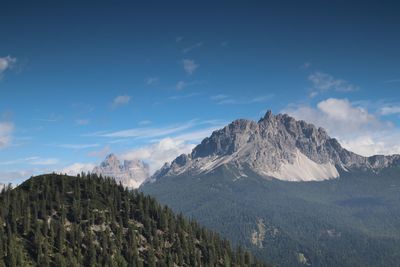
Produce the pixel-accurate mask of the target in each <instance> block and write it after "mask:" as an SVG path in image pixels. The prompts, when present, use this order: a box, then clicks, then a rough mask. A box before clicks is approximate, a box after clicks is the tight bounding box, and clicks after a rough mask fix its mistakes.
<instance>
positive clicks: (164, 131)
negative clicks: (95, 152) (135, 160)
mask: <svg viewBox="0 0 400 267" xmlns="http://www.w3.org/2000/svg"><path fill="white" fill-rule="evenodd" d="M195 125H196V120H191V121H188V122H185V123H181V124H174V125H171V126H167V127H161V128H152V127H149V128H147V127H146V128H133V129H127V130H122V131H116V132H107V133H100V134H96V133H95V134H94V135H95V136H100V137H112V138H154V137H160V136H166V135H169V134H174V133H177V132H181V131H184V130H187V129H189V128H191V127H193V126H195Z"/></svg>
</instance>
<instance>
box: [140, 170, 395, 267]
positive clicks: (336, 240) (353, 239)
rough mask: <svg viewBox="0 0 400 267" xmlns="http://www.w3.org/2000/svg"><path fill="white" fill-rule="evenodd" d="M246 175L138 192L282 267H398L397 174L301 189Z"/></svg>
mask: <svg viewBox="0 0 400 267" xmlns="http://www.w3.org/2000/svg"><path fill="white" fill-rule="evenodd" d="M242 172H244V173H246V175H247V177H244V176H243V177H241V178H240V179H238V178H237V177H238V172H237V170H236V169H235V168H234V167H232V166H229V165H227V166H222V167H221V168H219V169H216V170H215V171H214V172H212V173H208V174H204V175H199V176H196V177H188V176H176V177H163V178H161V179H159V180H158V181H156V182H154V183H151V184H145V185H144V186H143V187H142V188H141V189H140V190H142V191H144V192H145V193H148V194H150V195H152V196H154V197H156V198H157V200H159V201H160V202H161V203H163V204H167V205H168V206H169V207H171V208H172V209H173V210H174V211H176V212H182V213H183V214H184V215H186V216H189V217H192V218H195V219H196V220H197V221H198V222H199V223H201V224H202V225H204V226H206V227H207V228H209V229H212V230H214V231H217V232H218V233H220V234H221V236H223V237H225V238H228V239H229V240H230V241H231V242H232V243H233V244H235V245H242V246H243V247H245V248H247V249H250V250H251V251H252V252H253V254H254V255H256V256H257V257H259V258H260V259H267V260H268V261H270V262H272V263H275V264H277V265H279V266H343V267H344V266H399V262H400V168H398V167H393V168H387V169H383V170H381V171H380V172H379V173H375V172H372V171H364V170H351V171H348V172H342V173H341V177H340V178H339V179H333V180H329V181H324V182H300V183H299V182H295V183H293V182H285V181H279V180H276V179H270V180H268V179H265V178H263V177H260V176H258V175H257V174H256V173H254V172H252V171H251V170H242ZM178 185H179V186H178ZM260 222H262V224H263V225H262V229H260V225H261V223H260ZM254 237H257V238H256V239H255V238H254Z"/></svg>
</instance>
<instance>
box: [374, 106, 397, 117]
mask: <svg viewBox="0 0 400 267" xmlns="http://www.w3.org/2000/svg"><path fill="white" fill-rule="evenodd" d="M379 113H380V114H381V115H394V114H400V106H385V107H381V108H380V109H379Z"/></svg>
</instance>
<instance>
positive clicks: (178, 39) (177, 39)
mask: <svg viewBox="0 0 400 267" xmlns="http://www.w3.org/2000/svg"><path fill="white" fill-rule="evenodd" d="M183 39H184V38H183V36H177V37H176V38H175V42H177V43H180V42H182V41H183Z"/></svg>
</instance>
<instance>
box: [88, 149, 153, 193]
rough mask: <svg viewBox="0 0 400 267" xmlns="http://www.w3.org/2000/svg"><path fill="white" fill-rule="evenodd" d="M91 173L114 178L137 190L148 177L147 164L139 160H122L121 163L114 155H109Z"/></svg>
mask: <svg viewBox="0 0 400 267" xmlns="http://www.w3.org/2000/svg"><path fill="white" fill-rule="evenodd" d="M93 173H96V174H99V175H100V174H101V175H103V176H109V177H114V178H115V179H116V180H117V181H118V182H119V181H120V182H122V184H123V185H125V186H127V187H130V188H138V187H139V186H140V185H141V184H142V183H143V181H144V180H146V179H147V178H148V177H149V176H150V169H149V166H148V164H147V163H145V162H143V161H141V160H138V159H136V160H124V161H123V162H121V161H120V160H119V159H118V157H117V156H116V155H115V154H109V155H107V156H106V158H105V160H104V161H103V162H101V163H100V165H99V166H97V167H95V168H94V169H93Z"/></svg>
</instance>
